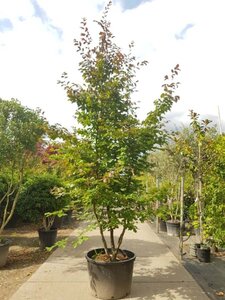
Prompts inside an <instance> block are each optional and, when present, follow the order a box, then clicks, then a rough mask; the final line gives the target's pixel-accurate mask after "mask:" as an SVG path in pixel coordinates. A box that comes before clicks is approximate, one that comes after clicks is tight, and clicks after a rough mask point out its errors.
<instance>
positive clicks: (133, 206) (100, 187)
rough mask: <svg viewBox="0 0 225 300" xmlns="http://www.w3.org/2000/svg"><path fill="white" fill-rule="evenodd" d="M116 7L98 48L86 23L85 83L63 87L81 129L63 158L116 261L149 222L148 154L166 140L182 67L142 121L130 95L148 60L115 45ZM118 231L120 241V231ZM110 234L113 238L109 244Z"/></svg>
mask: <svg viewBox="0 0 225 300" xmlns="http://www.w3.org/2000/svg"><path fill="white" fill-rule="evenodd" d="M110 5H111V1H110V2H109V4H108V5H107V6H106V7H105V10H104V12H103V15H102V18H101V19H100V21H95V22H96V23H97V25H98V26H99V28H100V31H99V40H98V43H97V45H93V43H92V38H91V35H90V32H89V29H88V26H87V22H86V19H83V21H82V22H81V36H80V39H79V40H75V41H74V45H75V47H76V49H77V52H78V53H79V54H80V55H81V58H82V59H81V61H80V63H79V71H80V72H81V74H82V78H83V83H82V84H76V83H70V82H69V81H68V78H67V74H66V73H64V74H63V75H62V80H61V81H60V83H61V84H62V86H63V87H64V88H65V90H66V92H67V96H68V98H69V100H70V101H71V102H72V103H75V104H76V106H77V109H76V113H75V116H76V120H77V122H78V123H79V126H78V128H77V130H76V131H75V133H74V134H75V136H74V138H73V145H72V146H71V143H70V142H69V141H67V143H68V142H69V144H70V146H68V152H67V153H66V154H65V155H66V156H65V157H67V158H68V161H70V162H71V163H72V167H71V180H72V181H73V185H72V186H73V187H74V188H75V189H76V190H79V199H80V201H81V204H82V207H83V209H84V211H83V216H85V218H86V217H87V214H88V215H89V216H91V218H92V219H93V220H95V222H96V224H97V226H98V227H99V229H100V234H101V238H102V242H103V246H104V249H105V252H106V254H107V255H108V256H109V257H110V259H111V260H115V259H116V257H117V254H118V251H119V249H120V247H121V244H122V241H123V237H124V234H125V232H126V230H133V231H136V228H137V227H136V226H137V222H138V221H144V220H146V218H148V217H149V210H148V205H147V202H145V200H144V197H142V185H141V181H140V180H139V178H138V177H139V175H140V174H141V172H142V171H143V170H144V169H145V168H146V167H147V155H148V153H149V151H151V150H153V149H154V148H155V146H156V145H161V144H162V143H163V142H164V140H165V137H166V134H165V131H164V130H163V115H164V114H165V113H166V112H167V111H169V110H170V109H171V107H172V104H173V103H174V102H176V101H177V100H178V99H179V97H178V96H175V95H174V91H175V89H176V87H177V83H174V82H173V79H174V76H175V75H177V74H178V71H179V65H177V66H176V67H175V68H174V69H173V70H171V72H172V73H171V76H170V77H169V76H166V77H165V80H166V83H165V84H164V85H163V93H162V95H161V97H160V98H159V99H157V100H156V101H155V102H154V103H155V109H154V110H153V111H152V112H150V113H149V114H148V115H147V117H146V119H145V120H144V121H143V122H140V121H139V120H138V118H137V116H136V105H135V103H133V102H132V101H131V95H132V93H133V92H135V91H136V85H137V81H136V79H135V76H136V72H137V70H138V69H139V68H140V67H141V66H144V65H145V64H146V63H147V62H146V61H143V62H137V60H136V57H135V56H134V55H133V54H132V48H133V46H134V45H133V43H131V44H130V45H129V51H128V53H124V52H122V50H121V49H120V47H118V46H117V45H116V44H115V43H114V36H113V34H112V33H111V31H110V22H109V21H108V20H107V16H108V12H109V9H110ZM70 140H72V139H71V137H70ZM119 227H120V228H122V229H121V233H120V236H119V238H118V240H117V241H116V240H115V238H114V230H115V229H117V228H119ZM105 232H109V233H110V245H108V244H107V241H106V238H105V235H104V233H105ZM109 249H110V250H109Z"/></svg>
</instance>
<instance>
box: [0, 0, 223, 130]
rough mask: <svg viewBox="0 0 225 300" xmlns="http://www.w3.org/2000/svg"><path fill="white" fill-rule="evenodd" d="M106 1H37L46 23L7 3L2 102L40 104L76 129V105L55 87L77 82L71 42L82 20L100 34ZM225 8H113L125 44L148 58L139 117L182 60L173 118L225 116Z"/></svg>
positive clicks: (162, 3)
mask: <svg viewBox="0 0 225 300" xmlns="http://www.w3.org/2000/svg"><path fill="white" fill-rule="evenodd" d="M127 1H128V0H127ZM106 2H107V1H103V0H82V1H74V0H55V1H51V0H48V1H46V0H37V3H38V4H39V6H40V7H41V8H42V9H43V10H44V11H45V13H46V15H47V17H48V19H47V22H42V20H41V18H38V16H35V10H34V7H33V5H32V3H31V2H30V1H29V0H20V1H17V0H3V1H1V2H0V19H4V18H7V19H9V20H10V21H11V22H12V24H13V30H12V31H5V32H0V97H2V98H11V97H15V98H18V99H19V100H20V101H21V102H22V103H24V104H25V105H27V106H29V107H37V106H39V107H41V108H42V109H43V111H45V115H46V117H47V118H48V119H49V121H50V122H51V123H56V122H58V123H61V124H62V125H64V126H67V127H68V126H70V125H72V122H73V117H72V115H73V105H71V104H70V103H69V102H68V101H67V100H66V96H65V93H64V91H63V90H62V88H61V87H60V86H58V85H57V84H56V82H57V80H58V79H59V78H60V75H61V73H62V72H63V71H68V72H69V73H70V74H71V75H72V77H73V78H75V80H76V79H78V78H79V75H78V73H77V62H78V57H77V55H76V52H75V49H74V46H73V38H74V37H79V32H80V30H79V27H80V21H81V18H82V17H87V18H88V23H89V24H90V25H89V26H90V28H91V30H92V32H93V33H96V29H97V27H96V24H95V23H93V22H92V21H93V20H94V19H96V18H98V17H99V16H100V15H101V13H100V10H99V8H100V7H103V4H104V3H106ZM223 11H224V1H223V0H214V1H211V0H198V1H196V0H170V1H168V0H154V1H146V2H143V3H141V4H140V5H139V6H138V7H136V8H133V9H129V10H124V9H123V8H122V7H121V6H120V4H119V2H116V3H115V4H114V6H113V7H112V9H111V11H110V20H111V23H112V31H113V33H114V34H115V36H116V41H117V42H118V44H119V45H121V46H122V47H127V45H128V43H129V42H130V41H132V40H134V41H135V45H136V46H135V53H136V56H137V57H138V58H140V59H141V60H145V59H146V60H148V61H149V65H148V66H147V67H146V68H145V69H143V70H142V71H141V72H140V73H139V78H138V79H139V81H140V84H139V86H138V88H139V93H138V94H136V95H135V96H134V98H135V99H136V100H139V99H141V102H140V104H139V106H141V110H140V116H141V117H144V115H145V113H146V111H147V110H148V109H149V108H151V107H152V101H153V100H154V99H155V98H156V97H158V96H159V94H160V91H161V84H162V83H163V82H162V80H163V77H164V75H165V74H167V73H168V72H169V70H170V69H171V68H172V67H173V66H175V64H177V63H179V64H180V66H181V70H182V71H181V75H180V81H181V87H180V95H181V100H180V102H179V103H177V104H176V105H175V106H174V108H173V110H172V113H173V115H174V114H176V113H178V115H180V118H179V121H182V120H184V119H185V118H187V115H188V111H189V109H194V110H196V111H197V112H198V113H200V114H205V115H206V114H212V115H217V109H218V108H217V107H218V105H219V106H220V111H221V117H222V118H223V119H225V104H224V103H225V101H224V99H223V70H224V69H225V59H224V53H225V46H224V45H225V43H224V33H223V28H224V27H225V19H224V17H223ZM188 24H191V25H192V26H190V28H188V29H187V30H186V31H185V34H184V35H183V39H177V38H176V37H177V36H179V35H181V34H182V31H183V30H184V29H185V28H186V26H187V25H188ZM54 28H57V29H59V30H61V31H62V36H60V35H58V34H57V33H58V31H57V30H56V29H54ZM223 116H224V117H223Z"/></svg>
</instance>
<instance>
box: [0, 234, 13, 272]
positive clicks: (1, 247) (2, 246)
mask: <svg viewBox="0 0 225 300" xmlns="http://www.w3.org/2000/svg"><path fill="white" fill-rule="evenodd" d="M10 244H11V241H10V240H8V239H4V241H0V268H1V267H4V265H5V264H6V261H7V257H8V253H9V246H10Z"/></svg>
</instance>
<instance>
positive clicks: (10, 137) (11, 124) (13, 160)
mask: <svg viewBox="0 0 225 300" xmlns="http://www.w3.org/2000/svg"><path fill="white" fill-rule="evenodd" d="M46 127H47V122H46V121H45V119H44V118H43V116H42V114H41V112H40V111H39V110H31V109H29V108H27V107H24V106H22V105H21V104H20V102H19V101H17V100H15V99H12V100H9V101H8V100H3V99H0V140H1V147H0V164H1V172H0V266H1V267H2V266H4V265H5V263H6V259H7V255H8V250H9V245H10V242H9V240H8V239H7V238H3V237H1V234H2V232H3V230H4V229H5V228H6V226H7V225H8V224H9V222H10V220H11V219H12V217H13V215H14V212H15V209H16V205H17V202H18V199H19V194H20V190H21V186H22V184H23V180H24V174H26V171H27V169H28V168H29V166H30V164H31V163H32V162H33V160H34V157H35V155H34V154H35V153H36V144H37V142H38V141H39V140H40V139H41V137H42V136H43V135H44V134H45V132H46Z"/></svg>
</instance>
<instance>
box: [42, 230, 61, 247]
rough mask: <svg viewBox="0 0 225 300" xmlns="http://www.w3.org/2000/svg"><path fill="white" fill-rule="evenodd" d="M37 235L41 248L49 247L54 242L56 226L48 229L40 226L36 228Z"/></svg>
mask: <svg viewBox="0 0 225 300" xmlns="http://www.w3.org/2000/svg"><path fill="white" fill-rule="evenodd" d="M38 235H39V240H40V247H41V249H44V248H45V247H51V246H53V245H54V244H55V242H56V237H57V228H52V229H50V230H45V229H43V228H40V229H39V230H38Z"/></svg>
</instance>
